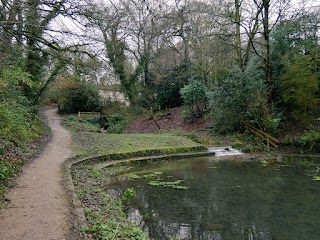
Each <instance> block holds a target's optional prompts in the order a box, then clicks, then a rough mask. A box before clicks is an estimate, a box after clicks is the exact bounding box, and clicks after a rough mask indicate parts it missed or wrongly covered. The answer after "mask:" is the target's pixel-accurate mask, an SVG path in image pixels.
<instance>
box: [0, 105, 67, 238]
mask: <svg viewBox="0 0 320 240" xmlns="http://www.w3.org/2000/svg"><path fill="white" fill-rule="evenodd" d="M45 115H46V118H47V119H48V124H49V126H50V127H51V129H52V135H53V136H52V140H51V142H50V143H49V144H48V145H47V146H46V148H45V149H44V151H43V152H42V154H41V155H40V156H39V157H38V158H36V159H35V160H34V161H32V162H31V163H30V164H29V165H28V166H27V167H26V168H25V169H24V171H23V174H22V175H21V176H20V177H19V178H18V181H17V186H16V187H15V188H13V189H12V190H11V191H10V192H9V194H8V198H9V199H10V200H11V202H10V205H9V207H8V208H7V209H4V210H3V211H1V214H0V239H2V240H17V239H28V240H38V239H39V240H47V239H60V240H63V239H66V235H67V234H68V230H69V225H68V215H69V208H68V201H67V196H66V192H65V190H64V187H63V182H62V178H63V173H62V168H61V165H62V163H63V162H64V161H65V160H66V159H67V158H68V157H70V156H71V154H72V153H71V151H70V149H69V144H70V135H69V133H68V132H67V131H66V130H65V129H63V128H62V127H61V126H60V118H59V116H58V115H57V113H56V109H50V110H46V112H45Z"/></svg>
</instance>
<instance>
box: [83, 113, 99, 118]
mask: <svg viewBox="0 0 320 240" xmlns="http://www.w3.org/2000/svg"><path fill="white" fill-rule="evenodd" d="M78 117H79V118H87V117H100V112H78Z"/></svg>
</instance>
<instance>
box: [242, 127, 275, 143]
mask: <svg viewBox="0 0 320 240" xmlns="http://www.w3.org/2000/svg"><path fill="white" fill-rule="evenodd" d="M245 127H246V129H248V130H249V131H250V132H252V133H253V134H255V135H256V136H257V137H260V138H262V139H263V140H265V141H266V142H267V145H268V147H269V146H270V145H271V146H273V147H277V145H278V143H279V141H278V140H277V139H275V138H274V137H272V136H270V135H269V134H268V133H265V132H264V131H262V130H260V129H258V128H255V127H253V126H250V125H248V124H246V125H245Z"/></svg>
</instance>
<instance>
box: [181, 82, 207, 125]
mask: <svg viewBox="0 0 320 240" xmlns="http://www.w3.org/2000/svg"><path fill="white" fill-rule="evenodd" d="M207 92H208V90H207V88H206V86H205V84H204V83H203V82H202V81H200V80H196V79H194V78H192V79H191V80H190V83H189V84H188V85H185V86H184V87H183V88H181V90H180V95H181V98H182V99H183V107H184V111H183V113H182V117H183V119H184V120H191V121H193V120H194V117H200V116H202V115H203V113H204V112H205V109H206V106H207V99H208V98H207Z"/></svg>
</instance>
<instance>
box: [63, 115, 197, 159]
mask: <svg viewBox="0 0 320 240" xmlns="http://www.w3.org/2000/svg"><path fill="white" fill-rule="evenodd" d="M64 125H65V126H66V127H67V128H68V129H69V130H70V131H71V134H72V149H73V151H74V152H75V153H76V155H77V156H79V157H90V156H97V155H107V154H113V153H128V152H137V151H144V150H153V149H170V148H185V147H196V146H200V144H199V143H196V142H194V141H192V140H191V139H188V138H186V137H183V136H177V135H174V134H171V133H161V134H109V133H101V132H99V126H98V125H96V124H91V123H90V121H82V120H79V119H77V118H66V119H65V120H64Z"/></svg>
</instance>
